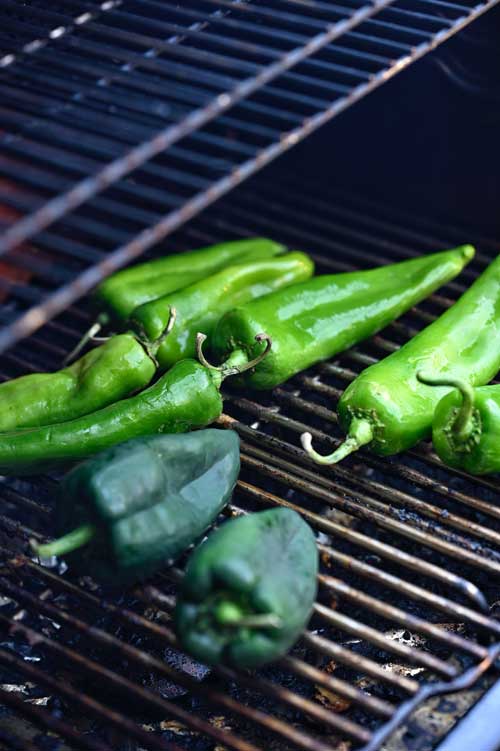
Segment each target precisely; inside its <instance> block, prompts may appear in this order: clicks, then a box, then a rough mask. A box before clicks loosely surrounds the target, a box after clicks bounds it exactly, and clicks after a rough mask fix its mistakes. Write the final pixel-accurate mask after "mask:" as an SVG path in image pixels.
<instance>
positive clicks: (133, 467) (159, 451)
mask: <svg viewBox="0 0 500 751" xmlns="http://www.w3.org/2000/svg"><path fill="white" fill-rule="evenodd" d="M239 470H240V454H239V439H238V436H237V435H236V433H234V432H233V431H231V430H200V431H197V432H195V433H188V434H185V435H157V436H147V437H145V438H136V439H134V440H132V441H127V442H126V443H123V444H120V445H119V446H114V447H113V448H111V449H108V450H107V451H104V452H103V453H101V454H99V455H98V456H96V457H95V458H93V459H90V460H89V461H87V462H84V463H83V464H80V465H78V467H75V469H73V470H72V471H71V472H69V474H68V475H66V477H65V478H64V480H63V482H62V483H61V486H60V489H59V494H58V501H57V509H56V514H57V517H58V532H59V534H61V535H63V537H61V538H60V539H58V540H55V541H53V542H51V543H48V544H46V545H37V544H36V543H35V544H33V543H32V545H33V547H34V549H35V552H36V553H37V555H38V556H39V557H40V558H50V557H51V556H53V555H57V556H68V562H69V563H70V565H74V566H75V567H76V569H77V570H78V571H80V572H82V573H84V574H90V575H91V576H94V577H95V578H97V579H99V580H101V581H104V582H109V583H112V584H124V583H129V582H131V581H134V580H136V579H138V578H141V577H144V576H147V575H149V574H151V573H153V571H154V570H155V569H157V568H158V567H160V566H162V565H163V564H166V563H169V562H172V561H173V560H175V559H176V558H178V556H179V555H180V554H181V553H182V552H183V551H184V550H186V548H188V547H189V545H191V544H192V543H193V542H195V540H197V539H198V538H199V537H200V536H201V535H202V534H203V532H204V531H205V530H206V529H207V527H209V526H210V524H211V523H212V522H213V521H214V519H215V518H216V517H217V515H218V514H219V513H220V512H221V511H222V509H223V508H224V506H225V505H226V503H227V502H228V501H229V499H230V497H231V493H232V491H233V488H234V486H235V484H236V481H237V479H238V474H239Z"/></svg>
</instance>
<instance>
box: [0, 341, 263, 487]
mask: <svg viewBox="0 0 500 751" xmlns="http://www.w3.org/2000/svg"><path fill="white" fill-rule="evenodd" d="M259 339H260V340H264V339H266V340H267V346H266V350H265V351H264V352H263V353H262V355H260V356H259V358H257V359H256V362H258V361H259V360H260V357H265V356H266V354H267V351H268V350H269V348H270V346H271V342H270V340H269V338H268V337H267V336H266V335H265V334H261V335H260V337H259ZM254 365H255V362H254V363H252V362H250V363H248V365H247V366H246V367H254ZM237 372H239V371H238V370H237V369H236V368H234V367H233V368H226V369H222V370H217V369H207V368H206V367H204V366H203V365H201V364H200V363H199V362H197V361H196V360H181V361H180V362H178V363H177V364H176V365H174V367H173V368H171V369H170V370H169V371H168V372H167V373H165V375H164V376H162V377H161V378H160V379H159V380H158V381H157V382H156V383H154V384H153V385H152V386H150V387H149V388H147V389H146V390H145V391H142V392H141V393H140V394H137V395H136V396H132V397H130V398H129V399H123V400H122V401H120V402H116V403H115V404H111V405H109V406H108V407H105V408H104V409H101V410H98V411H97V412H92V413H91V414H89V415H85V416H84V417H80V418H78V419H76V420H70V421H69V422H62V423H59V424H57V425H48V426H45V427H40V428H27V429H23V430H16V431H10V432H8V433H0V474H3V475H13V474H35V473H36V472H40V471H45V470H46V469H48V468H52V467H57V466H59V465H64V464H67V463H69V462H77V461H80V460H82V459H86V458H87V457H89V456H92V455H93V454H96V453H98V452H99V451H103V450H104V449H107V448H109V447H111V446H114V445H116V444H117V443H123V442H124V441H126V440H128V439H130V438H138V437H139V436H144V435H151V434H153V433H185V432H187V431H189V430H192V429H194V428H202V427H205V426H206V425H209V424H210V423H211V422H213V421H214V420H216V419H217V418H218V417H219V416H220V414H221V413H222V397H221V395H220V391H219V388H220V385H221V383H222V381H223V380H224V378H227V377H228V376H230V375H234V374H236V373H237Z"/></svg>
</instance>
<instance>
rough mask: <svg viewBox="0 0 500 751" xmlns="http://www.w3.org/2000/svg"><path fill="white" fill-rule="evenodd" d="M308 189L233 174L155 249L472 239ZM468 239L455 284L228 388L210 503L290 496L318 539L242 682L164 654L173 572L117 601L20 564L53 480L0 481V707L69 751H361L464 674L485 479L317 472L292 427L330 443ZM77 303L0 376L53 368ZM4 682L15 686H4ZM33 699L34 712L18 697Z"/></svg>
mask: <svg viewBox="0 0 500 751" xmlns="http://www.w3.org/2000/svg"><path fill="white" fill-rule="evenodd" d="M284 186H287V187H286V190H285V188H284ZM306 188H307V189H306V190H304V178H302V177H301V182H300V185H298V184H296V183H295V178H294V177H293V175H287V174H282V173H277V177H276V179H275V180H274V181H273V180H271V179H270V178H269V175H267V176H266V180H265V181H264V180H260V181H257V182H254V184H253V186H252V189H250V188H248V189H247V188H246V187H245V186H242V187H240V188H239V189H238V190H236V191H235V192H233V193H232V195H231V196H230V197H229V198H228V199H226V200H225V201H223V202H221V203H220V204H217V205H216V206H214V207H213V209H212V210H211V212H209V213H208V214H206V215H201V216H199V217H198V218H197V219H196V220H195V221H193V222H191V223H189V224H188V225H187V226H186V227H185V228H184V229H183V230H182V232H180V233H178V234H176V235H174V236H173V237H172V247H173V248H175V249H177V250H180V249H182V248H187V247H193V246H194V245H195V244H198V243H210V242H214V241H217V240H220V239H221V238H223V237H229V236H230V237H235V236H239V235H248V234H263V235H271V236H274V237H277V238H279V239H280V240H283V241H284V242H287V243H288V244H289V245H290V246H291V247H304V248H306V249H307V250H310V251H312V253H313V255H314V257H315V258H316V260H317V263H318V267H319V268H320V269H321V270H323V271H328V270H343V269H347V268H353V267H367V266H369V265H373V261H374V258H375V257H376V258H377V261H381V262H383V261H392V260H396V259H398V258H404V257H409V256H411V255H413V254H416V253H418V252H425V251H426V250H427V251H428V250H430V249H434V250H435V249H436V248H438V247H445V246H451V245H453V244H454V243H456V242H458V241H463V240H464V239H467V240H472V241H475V240H476V238H475V237H474V235H473V233H472V237H471V233H470V232H467V231H465V230H464V229H462V228H460V227H448V226H447V225H446V224H445V223H441V222H439V223H435V224H432V223H431V222H429V220H426V221H420V220H418V219H416V218H415V217H414V216H411V217H409V216H406V215H402V216H398V214H397V212H396V213H395V212H394V211H393V210H389V209H387V208H385V207H382V206H378V205H377V204H376V203H375V202H373V201H365V200H364V199H361V198H359V197H358V196H351V195H344V194H341V193H340V192H339V191H335V190H333V189H329V190H328V189H325V188H324V186H322V187H321V191H322V193H321V196H319V195H317V194H316V193H315V192H314V186H313V185H306ZM317 190H318V189H317ZM308 202H310V205H311V206H314V208H315V211H314V212H309V211H308ZM301 212H302V213H301ZM291 215H293V217H294V222H293V225H292V224H291V223H290V222H289V217H290V216H291ZM330 238H333V239H332V240H330ZM477 245H478V249H479V251H480V252H479V253H478V256H477V258H476V259H475V261H474V262H473V264H471V266H470V267H469V269H468V270H466V271H465V272H464V273H463V274H462V275H461V276H460V277H459V279H457V280H455V281H454V282H453V283H451V284H449V285H447V286H446V287H445V288H444V289H443V290H440V292H439V294H435V295H433V296H432V297H431V298H430V300H428V301H426V302H425V303H423V304H422V305H420V306H418V308H416V309H413V310H412V311H411V312H410V313H408V314H407V315H406V316H404V317H403V318H402V319H400V320H399V321H398V322H396V323H395V324H393V325H391V326H389V327H388V328H387V329H385V330H384V331H383V332H382V333H381V334H380V335H379V336H376V337H374V338H373V339H371V340H369V341H368V342H366V343H365V344H364V345H362V346H360V347H357V348H355V349H353V350H351V351H349V352H347V353H345V354H343V355H341V356H340V357H339V358H337V359H336V360H335V361H332V362H329V363H324V364H322V365H319V366H317V367H316V368H314V369H311V370H310V371H308V372H306V373H303V374H301V375H299V376H297V377H296V378H294V379H292V380H291V381H290V382H289V383H287V384H285V385H284V386H282V387H279V388H277V389H275V390H274V391H273V392H272V393H271V394H262V395H259V394H254V393H253V394H251V395H247V394H241V393H240V392H237V391H228V393H227V394H226V401H225V415H224V416H223V418H222V419H221V421H220V424H221V426H222V427H226V428H232V429H236V430H237V431H238V432H239V434H240V437H241V439H242V475H241V479H240V482H239V484H238V488H237V491H236V493H235V496H234V499H233V505H232V506H231V507H230V508H229V509H228V510H227V513H228V514H239V513H244V512H245V511H248V510H252V509H260V508H268V507H271V506H275V505H288V506H291V507H292V508H296V509H297V510H298V511H299V512H300V513H301V514H303V516H304V518H306V519H307V521H309V523H310V524H311V525H312V526H313V528H314V529H315V530H316V533H317V535H318V544H319V546H320V551H321V558H322V569H321V575H320V592H319V599H318V603H317V605H316V608H315V612H314V616H313V619H312V621H311V624H310V627H309V629H308V630H307V632H305V633H304V635H303V638H302V640H301V642H300V643H299V645H298V646H297V647H296V648H295V649H294V651H293V652H292V654H291V655H290V656H288V657H286V658H284V659H283V660H281V661H280V662H279V663H278V664H277V665H275V666H271V667H269V668H267V669H266V670H264V671H261V672H260V673H259V674H256V675H249V674H236V673H235V672H233V671H230V670H226V669H220V670H215V671H212V672H210V673H207V672H206V671H205V669H204V668H202V666H200V665H197V664H196V663H193V662H192V661H190V660H187V659H186V658H183V657H181V656H180V654H179V653H178V652H177V651H176V649H175V648H176V638H175V635H174V633H173V631H172V624H171V620H170V614H171V611H172V607H173V605H174V603H175V588H176V583H177V582H178V580H179V578H180V577H181V576H182V573H181V571H180V570H179V569H172V570H168V571H166V572H164V573H163V574H162V575H159V576H158V577H156V578H155V579H154V580H153V581H151V582H149V583H147V584H144V585H142V586H140V587H137V588H136V589H135V590H134V591H133V592H130V593H129V594H128V595H127V596H126V597H124V598H120V599H119V600H116V599H113V598H112V597H111V596H110V595H109V593H107V592H103V591H101V590H96V589H95V586H94V585H93V584H92V583H91V582H89V581H86V580H80V581H77V580H75V579H74V578H73V577H72V576H71V572H67V573H64V575H60V573H58V572H57V570H56V569H47V568H42V567H40V566H39V565H37V564H36V563H35V562H34V561H31V560H30V559H28V558H26V557H25V554H26V552H27V542H28V540H29V538H30V537H35V538H37V539H44V538H45V535H46V534H47V533H49V532H50V529H51V523H50V519H51V507H52V503H51V499H52V496H53V493H54V488H55V481H56V479H57V478H55V477H53V476H44V477H40V478H37V479H36V481H34V482H32V481H30V480H7V479H5V480H4V481H3V483H2V485H1V494H2V499H3V508H2V514H1V515H0V546H1V551H0V552H1V554H2V559H3V566H2V569H1V571H0V596H1V597H2V598H3V599H2V600H1V601H0V603H1V607H0V626H1V629H2V632H3V633H4V635H5V636H4V641H2V643H1V644H0V664H1V665H2V671H3V675H2V684H1V685H0V690H1V691H2V700H3V699H5V701H4V704H5V705H6V706H7V707H9V708H10V710H13V711H15V712H16V713H20V714H24V715H25V716H27V717H28V718H29V719H30V721H31V722H33V723H34V724H35V725H41V726H42V727H43V728H44V729H45V730H46V731H52V732H55V733H57V734H58V735H60V736H62V737H64V738H65V739H66V740H67V742H68V744H69V745H70V747H75V748H86V749H88V748H92V749H110V748H115V749H116V748H121V747H122V746H121V744H123V742H124V736H126V737H128V738H129V739H130V742H131V743H133V744H134V743H135V744H136V745H137V747H138V748H141V749H142V748H145V749H155V750H157V749H166V748H169V749H175V750H177V749H179V748H190V749H192V748H196V749H198V748H199V749H203V750H205V749H206V750H207V751H209V750H210V751H213V750H214V749H218V751H219V750H220V749H221V748H226V749H236V751H263V750H264V749H265V750H266V751H268V749H273V750H279V751H285V750H286V751H288V749H292V748H298V749H308V750H312V751H340V750H341V749H342V751H344V750H345V749H351V748H352V749H355V748H364V749H370V750H372V749H375V748H378V747H379V746H380V744H381V743H382V742H383V740H384V738H385V736H386V735H387V733H388V732H389V730H390V729H391V728H394V727H395V726H396V725H398V724H399V723H400V722H401V721H402V720H403V719H404V717H405V715H406V714H407V713H408V712H409V710H410V709H411V708H412V707H413V706H414V705H415V704H416V703H418V702H420V701H421V700H422V699H423V698H425V695H426V692H429V693H431V692H433V691H434V692H438V691H440V692H443V691H444V687H443V684H444V685H445V686H450V685H452V686H453V687H455V688H456V689H460V688H465V687H466V686H468V685H474V686H475V684H476V682H477V679H478V678H479V677H480V676H481V675H482V674H483V673H484V672H485V671H486V669H487V667H488V666H489V665H490V664H491V663H492V662H493V661H494V659H495V658H496V656H497V653H498V646H497V645H498V643H499V642H500V623H499V622H498V621H497V620H496V619H495V613H496V606H495V603H496V601H497V599H498V597H499V586H498V580H499V574H500V523H499V520H500V511H499V509H498V506H497V505H496V499H497V497H498V488H497V485H496V483H495V482H494V481H492V480H489V479H481V478H480V479H476V478H475V479H474V480H472V479H471V478H468V477H467V476H466V475H462V474H461V473H459V472H453V471H448V470H445V469H444V468H443V467H442V465H440V463H439V462H438V460H437V459H436V458H435V456H434V455H433V454H432V453H431V452H430V450H429V448H428V447H427V446H423V447H419V448H417V449H415V450H414V451H411V452H408V453H407V454H405V455H403V456H400V457H395V458H394V459H389V460H382V459H379V458H376V457H374V456H371V455H370V454H369V453H368V452H366V453H365V452H363V453H361V454H360V455H359V456H358V457H357V458H353V459H351V460H348V461H346V462H345V463H343V464H342V465H341V466H339V467H336V468H334V469H331V468H330V469H329V468H319V467H316V466H313V465H312V464H311V463H310V462H309V461H308V460H307V459H306V458H305V456H304V455H303V453H302V452H301V450H300V449H299V443H298V435H299V434H300V432H302V431H303V430H305V429H308V430H310V431H311V432H312V433H313V435H314V436H315V439H316V440H317V441H318V442H320V443H321V442H323V443H324V444H325V446H328V447H331V446H332V445H335V444H336V442H337V440H338V435H339V433H338V430H337V425H336V421H335V414H334V412H333V411H332V409H333V408H334V405H335V401H336V399H337V397H338V395H339V394H340V393H341V391H342V390H343V388H344V387H345V385H346V384H347V383H348V382H349V381H350V380H351V379H352V378H353V377H354V375H355V373H357V372H358V371H360V370H361V369H362V368H363V367H365V366H366V365H367V364H370V363H371V362H373V361H375V360H376V359H377V358H379V357H381V356H383V355H385V354H386V353H387V352H388V351H392V350H393V349H394V348H395V347H397V346H398V343H400V342H401V341H403V340H404V339H405V338H407V337H408V336H409V335H411V333H412V332H413V331H414V330H417V329H418V328H420V327H422V326H423V325H425V324H426V323H427V322H428V321H430V320H432V319H433V318H434V317H435V316H436V315H438V314H439V312H440V311H442V310H443V309H444V308H445V307H446V306H447V305H449V304H450V302H451V301H452V300H453V299H455V298H456V297H457V296H458V295H459V294H460V293H461V291H462V290H463V289H464V288H465V286H466V285H467V284H468V283H469V282H470V280H471V279H472V278H473V277H474V276H475V275H476V274H477V273H478V271H480V270H481V269H482V268H483V267H484V266H485V264H486V263H487V261H488V258H491V257H493V255H494V254H495V253H497V252H498V245H496V244H495V243H493V242H491V241H489V240H487V239H485V238H478V239H477ZM360 248H363V249H364V250H360ZM89 315H90V313H89V312H88V310H87V309H86V308H85V307H84V306H82V307H78V308H76V307H73V308H70V309H69V310H68V311H67V312H66V313H65V315H64V316H63V317H60V318H58V319H55V320H53V321H51V322H49V323H48V324H47V325H46V326H45V327H44V328H43V329H42V330H41V331H40V332H39V333H37V334H35V335H34V336H33V337H32V338H31V339H27V340H25V341H23V342H20V343H19V344H18V345H17V346H16V347H15V348H14V349H12V350H10V351H8V352H7V353H5V355H4V356H3V358H2V365H1V370H2V376H3V377H12V376H15V375H17V374H19V373H20V372H24V371H25V370H30V369H35V368H40V367H42V368H53V367H54V366H55V364H56V363H57V362H58V361H59V360H60V359H61V358H62V357H63V355H64V354H65V352H66V351H67V350H68V348H69V347H71V346H72V345H73V344H74V343H75V341H76V340H77V339H78V337H79V335H80V333H81V331H82V330H83V329H84V328H85V327H86V325H87V324H88V320H89ZM332 434H333V436H334V437H333V438H332V437H330V436H331V435H332ZM490 608H493V609H492V610H490ZM488 680H491V678H489V679H488ZM21 682H23V683H24V684H26V685H27V686H28V688H27V689H26V691H25V693H24V694H22V693H21V694H19V693H15V692H13V691H7V690H6V688H5V686H6V684H15V685H19V684H20V683H21ZM422 687H423V688H422ZM483 688H484V687H483ZM483 688H475V689H474V690H475V693H474V692H473V693H472V694H471V698H470V701H471V702H472V701H473V700H475V699H477V697H478V696H479V695H480V693H481V691H482V690H483ZM47 697H50V698H49V699H48V705H47V706H43V705H41V706H40V705H37V704H34V703H29V702H32V701H33V700H36V699H39V700H40V699H42V701H43V700H44V699H46V698H47ZM446 706H447V707H448V709H447V710H445V713H446V712H448V713H449V716H448V717H447V718H446V722H445V725H444V727H445V728H446V727H449V725H450V724H451V722H452V721H454V720H455V719H456V718H457V717H458V716H459V715H460V714H461V713H463V712H464V711H465V709H466V706H463V705H461V704H459V703H458V702H457V704H456V705H455V704H454V703H453V699H452V697H450V700H449V701H448V702H447V703H446ZM450 707H451V709H450ZM131 708H133V709H132V711H131ZM1 725H2V723H1V721H0V727H1ZM422 732H424V731H423V730H422ZM427 732H428V731H427ZM1 740H2V738H1V736H0V741H1ZM28 740H29V741H30V742H31V743H32V745H33V746H34V747H35V748H37V747H40V748H43V745H40V746H37V742H38V741H37V739H36V738H34V737H31V738H29V739H28ZM403 743H404V736H403V740H402V745H401V748H403ZM429 744H430V741H429ZM0 747H1V746H0ZM124 747H125V746H124Z"/></svg>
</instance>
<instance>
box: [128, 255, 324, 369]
mask: <svg viewBox="0 0 500 751" xmlns="http://www.w3.org/2000/svg"><path fill="white" fill-rule="evenodd" d="M313 272H314V264H313V262H312V261H311V259H310V258H309V256H307V255H305V254H304V253H298V252H295V253H287V254H286V255H282V256H279V257H278V258H271V259H267V260H263V261H255V262H254V261H252V262H250V261H249V262H246V263H244V264H238V265H235V266H227V267H226V268H224V269H222V271H219V272H217V273H216V274H213V275H212V276H210V277H208V278H207V279H203V280H201V281H199V282H195V284H192V285H190V286H189V287H185V288H184V289H182V290H179V291H178V292H174V293H173V294H171V295H166V296H164V297H160V298H158V299H157V300H152V301H151V302H148V303H146V304H145V305H141V306H140V307H139V308H137V309H136V310H135V311H134V313H133V315H132V317H131V319H130V324H131V326H132V327H134V326H135V327H136V329H138V330H139V331H141V332H142V334H143V335H144V336H145V337H149V338H150V339H153V340H154V339H157V338H158V336H160V335H161V332H162V331H163V329H164V328H165V325H166V319H167V318H168V311H169V308H170V307H174V308H175V309H176V311H177V323H176V326H175V329H174V331H173V332H172V334H171V335H170V336H169V337H168V338H167V339H165V340H164V342H163V344H162V345H161V347H159V348H158V351H157V353H156V357H157V359H158V362H159V364H160V367H161V368H162V369H163V370H166V369H167V368H169V367H171V366H172V365H173V364H174V363H176V362H178V361H179V360H180V359H182V358H184V357H193V355H194V354H195V351H196V349H195V347H196V344H195V340H196V334H197V332H202V333H203V334H206V335H208V336H210V335H211V334H212V331H213V329H214V327H215V325H216V323H217V321H218V320H219V319H220V318H221V316H222V315H223V314H224V313H226V312H227V311H228V310H231V308H234V307H236V306H237V305H241V304H243V303H245V302H247V301H249V300H253V299H255V298H257V297H262V296H263V295H267V294H269V293H270V292H273V291H274V290H277V289H280V288H282V287H286V286H289V285H290V284H293V283H296V282H300V281H303V280H305V279H308V278H309V277H310V276H312V274H313Z"/></svg>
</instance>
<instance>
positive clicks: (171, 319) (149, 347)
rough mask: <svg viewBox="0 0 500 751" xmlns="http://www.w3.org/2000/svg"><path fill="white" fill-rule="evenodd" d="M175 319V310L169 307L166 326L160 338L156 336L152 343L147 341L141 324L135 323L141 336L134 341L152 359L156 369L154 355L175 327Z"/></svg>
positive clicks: (156, 361)
mask: <svg viewBox="0 0 500 751" xmlns="http://www.w3.org/2000/svg"><path fill="white" fill-rule="evenodd" d="M176 318H177V309H176V308H173V307H170V308H169V316H168V321H167V325H166V326H165V328H164V329H163V331H162V333H161V334H160V336H158V337H157V338H156V339H153V340H152V341H151V340H150V339H148V335H147V334H146V331H145V330H144V326H143V325H142V323H137V324H136V326H138V327H139V329H140V330H141V336H137V335H136V339H137V341H138V342H139V344H141V345H142V346H143V347H144V349H145V350H146V353H147V354H148V355H149V357H150V358H151V359H152V361H153V362H154V364H155V365H156V367H157V368H158V367H159V363H158V360H157V359H156V353H157V352H158V350H159V349H160V347H161V345H162V344H163V343H164V341H165V339H166V338H167V337H168V335H169V334H170V332H171V331H172V329H173V328H174V326H175V321H176Z"/></svg>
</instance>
